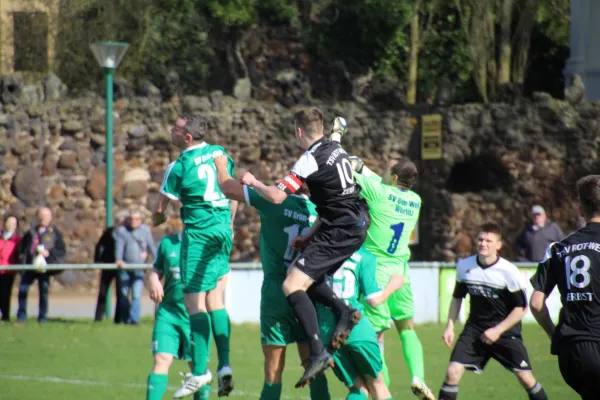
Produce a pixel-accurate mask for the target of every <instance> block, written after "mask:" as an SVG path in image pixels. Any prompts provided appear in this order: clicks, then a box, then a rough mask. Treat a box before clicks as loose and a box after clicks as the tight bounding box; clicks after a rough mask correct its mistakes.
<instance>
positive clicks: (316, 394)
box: [309, 373, 331, 400]
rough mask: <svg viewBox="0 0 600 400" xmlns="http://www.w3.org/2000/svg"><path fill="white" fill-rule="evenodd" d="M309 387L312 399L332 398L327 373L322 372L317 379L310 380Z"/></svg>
mask: <svg viewBox="0 0 600 400" xmlns="http://www.w3.org/2000/svg"><path fill="white" fill-rule="evenodd" d="M309 388H310V400H331V396H330V395H329V386H328V385H327V378H326V377H325V374H323V373H321V374H319V375H317V376H315V379H313V380H312V382H310V384H309Z"/></svg>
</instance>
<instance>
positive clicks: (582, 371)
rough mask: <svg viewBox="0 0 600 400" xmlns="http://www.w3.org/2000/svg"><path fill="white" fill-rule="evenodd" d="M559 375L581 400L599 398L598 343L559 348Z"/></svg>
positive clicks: (599, 347) (570, 344)
mask: <svg viewBox="0 0 600 400" xmlns="http://www.w3.org/2000/svg"><path fill="white" fill-rule="evenodd" d="M558 366H559V368H560V373H561V375H562V377H563V379H564V380H565V382H567V384H568V385H569V386H571V387H572V388H573V390H575V391H576V392H577V393H579V395H580V396H581V398H582V400H598V398H600V386H599V382H600V342H591V341H585V342H571V343H565V344H563V345H561V346H560V348H559V353H558Z"/></svg>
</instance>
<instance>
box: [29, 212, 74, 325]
mask: <svg viewBox="0 0 600 400" xmlns="http://www.w3.org/2000/svg"><path fill="white" fill-rule="evenodd" d="M37 219H38V224H37V225H35V226H34V228H33V229H31V230H30V231H29V232H27V233H26V234H25V236H23V240H21V245H20V246H19V262H20V263H21V264H33V260H34V258H36V257H37V256H38V255H41V256H42V257H43V258H44V259H45V262H46V263H47V264H60V263H63V262H64V261H65V255H66V250H65V242H64V241H63V236H62V233H61V232H60V231H59V230H58V228H56V226H54V225H52V224H51V223H52V211H51V210H50V209H49V208H48V207H40V209H39V210H38V213H37ZM60 272H62V271H60V270H53V271H46V270H45V269H40V270H27V271H25V272H24V273H23V275H22V277H21V284H20V286H19V310H18V311H17V319H18V320H19V323H23V322H25V320H26V319H27V293H29V287H30V286H31V284H32V283H33V282H34V281H35V280H36V279H37V281H38V287H39V296H40V303H39V313H38V322H39V323H45V322H47V321H48V319H47V314H48V289H49V287H50V276H52V275H56V274H58V273H60Z"/></svg>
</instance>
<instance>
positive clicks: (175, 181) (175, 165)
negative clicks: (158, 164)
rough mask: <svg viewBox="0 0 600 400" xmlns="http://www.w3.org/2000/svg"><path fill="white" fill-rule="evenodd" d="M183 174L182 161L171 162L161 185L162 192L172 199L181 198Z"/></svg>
mask: <svg viewBox="0 0 600 400" xmlns="http://www.w3.org/2000/svg"><path fill="white" fill-rule="evenodd" d="M182 176H183V172H182V167H181V163H179V162H177V161H175V162H172V163H171V164H169V166H168V167H167V170H166V171H165V176H164V178H163V182H162V185H161V186H160V192H161V193H162V194H164V195H165V196H167V197H168V198H170V199H171V200H179V195H180V192H181V181H182Z"/></svg>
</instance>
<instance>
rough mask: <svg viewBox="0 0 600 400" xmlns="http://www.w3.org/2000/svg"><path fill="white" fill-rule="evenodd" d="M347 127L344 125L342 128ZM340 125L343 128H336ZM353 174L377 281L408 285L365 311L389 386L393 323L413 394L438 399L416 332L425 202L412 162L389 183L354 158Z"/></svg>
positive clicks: (396, 169)
mask: <svg viewBox="0 0 600 400" xmlns="http://www.w3.org/2000/svg"><path fill="white" fill-rule="evenodd" d="M343 125H345V124H343ZM333 126H334V127H335V126H340V124H335V123H334V124H333ZM343 134H344V131H343V130H341V131H335V132H332V136H331V138H332V140H336V139H338V140H340V139H341V136H342V135H343ZM350 161H351V163H352V165H353V169H354V171H355V174H354V178H355V179H356V182H357V183H358V184H359V186H360V187H361V191H360V195H361V197H362V198H363V199H364V200H366V202H367V204H368V205H369V212H370V215H371V225H370V227H369V230H368V232H367V239H366V240H365V243H364V244H363V247H364V248H366V249H367V250H369V251H370V252H371V253H372V254H373V255H374V256H375V257H377V281H378V282H379V284H380V285H382V284H386V283H387V282H389V280H390V277H391V276H392V275H393V274H399V275H402V276H404V282H405V283H404V286H403V287H402V288H401V289H400V290H398V291H396V292H394V293H393V294H392V295H391V296H390V297H389V298H388V300H387V301H386V302H385V303H383V304H381V305H379V306H377V307H371V306H369V305H367V306H366V308H365V315H366V316H367V318H368V319H369V322H371V325H372V326H373V328H374V329H375V331H376V332H377V339H378V341H379V345H380V348H381V357H382V360H383V362H384V370H383V373H384V377H385V378H386V383H387V384H388V386H389V375H388V371H387V366H386V365H385V358H384V348H383V333H384V331H385V330H387V329H389V326H390V320H392V321H394V325H396V329H397V330H398V333H399V335H400V341H401V342H402V352H403V355H404V359H405V360H406V363H407V364H408V368H409V370H410V374H411V390H412V391H413V393H414V394H415V395H416V396H417V397H419V398H421V399H430V400H432V399H435V397H434V396H433V393H432V392H431V390H430V389H429V388H428V387H427V385H426V384H425V382H424V380H425V377H424V376H425V367H424V362H423V346H422V345H421V341H420V340H419V337H418V336H417V333H416V332H415V324H414V321H413V316H414V300H413V295H412V291H411V288H410V269H409V267H408V260H409V258H410V249H409V247H408V242H409V239H410V236H411V235H412V232H413V230H414V229H415V226H416V225H417V222H418V220H419V212H420V210H421V197H420V196H419V195H418V194H417V193H415V192H413V191H412V190H411V188H412V187H413V185H414V184H415V183H416V182H417V177H418V172H417V168H416V166H415V164H414V163H412V162H411V161H409V160H407V159H402V160H400V161H398V162H393V163H391V164H390V167H389V171H388V177H387V178H386V179H385V181H384V180H383V179H382V177H380V176H378V175H377V174H375V173H374V172H373V171H371V170H369V169H368V168H367V167H366V166H364V164H363V162H362V161H361V160H360V158H358V157H350Z"/></svg>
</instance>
